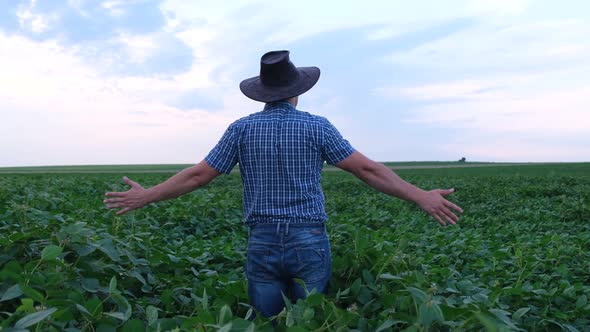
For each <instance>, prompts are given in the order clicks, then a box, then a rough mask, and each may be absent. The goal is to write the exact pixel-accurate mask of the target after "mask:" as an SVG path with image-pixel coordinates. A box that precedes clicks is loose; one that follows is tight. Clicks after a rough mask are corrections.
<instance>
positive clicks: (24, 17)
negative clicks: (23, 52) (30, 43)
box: [16, 0, 56, 34]
mask: <svg viewBox="0 0 590 332" xmlns="http://www.w3.org/2000/svg"><path fill="white" fill-rule="evenodd" d="M36 3H37V1H36V0H31V2H30V3H29V5H28V6H23V5H21V6H20V7H19V9H18V10H17V12H16V16H17V17H18V23H19V25H20V26H21V28H23V29H27V30H30V31H31V32H33V33H37V34H38V33H42V32H44V31H46V30H47V29H49V27H50V24H51V22H53V21H54V20H56V17H55V15H44V14H40V13H36V12H35V10H34V8H35V5H36Z"/></svg>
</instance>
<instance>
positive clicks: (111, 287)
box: [109, 276, 117, 293]
mask: <svg viewBox="0 0 590 332" xmlns="http://www.w3.org/2000/svg"><path fill="white" fill-rule="evenodd" d="M115 292H117V277H116V276H113V277H112V278H111V282H109V293H115Z"/></svg>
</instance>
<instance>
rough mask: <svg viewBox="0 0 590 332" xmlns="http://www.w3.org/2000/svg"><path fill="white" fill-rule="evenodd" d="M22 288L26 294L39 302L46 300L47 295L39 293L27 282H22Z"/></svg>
mask: <svg viewBox="0 0 590 332" xmlns="http://www.w3.org/2000/svg"><path fill="white" fill-rule="evenodd" d="M20 289H21V290H22V291H23V293H24V294H25V296H27V297H30V298H32V299H33V300H35V301H37V302H41V303H44V302H45V297H44V296H43V295H42V294H41V293H39V292H38V291H37V290H36V289H34V288H32V287H30V286H27V285H26V284H22V283H21V285H20Z"/></svg>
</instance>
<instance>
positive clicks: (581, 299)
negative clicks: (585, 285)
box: [576, 294, 588, 308]
mask: <svg viewBox="0 0 590 332" xmlns="http://www.w3.org/2000/svg"><path fill="white" fill-rule="evenodd" d="M586 304H588V297H587V296H586V294H582V296H580V297H578V299H577V300H576V307H577V308H584V307H585V306H586Z"/></svg>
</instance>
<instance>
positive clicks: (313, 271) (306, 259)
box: [295, 247, 329, 284]
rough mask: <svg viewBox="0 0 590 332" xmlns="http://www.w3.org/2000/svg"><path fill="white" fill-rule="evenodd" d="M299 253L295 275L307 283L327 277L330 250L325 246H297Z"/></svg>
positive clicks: (296, 250)
mask: <svg viewBox="0 0 590 332" xmlns="http://www.w3.org/2000/svg"><path fill="white" fill-rule="evenodd" d="M295 252H296V253H297V270H296V273H295V277H296V278H299V279H301V280H303V281H304V282H305V283H306V284H310V283H314V282H318V281H320V280H322V279H324V278H326V274H327V270H328V269H327V266H326V265H327V261H328V257H327V255H329V252H328V251H327V250H326V249H325V248H323V247H300V248H295Z"/></svg>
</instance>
